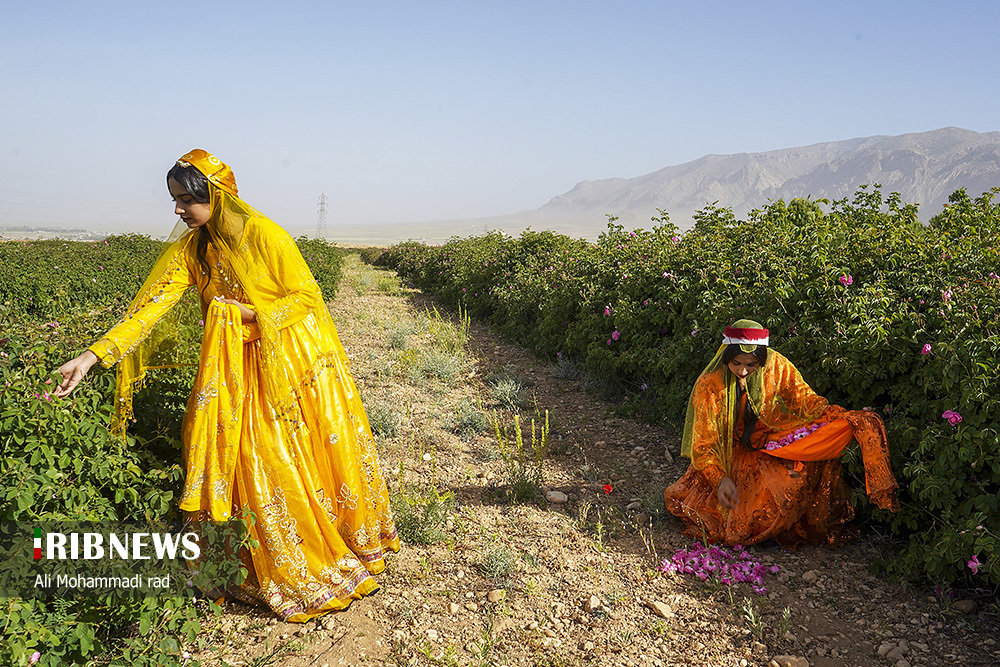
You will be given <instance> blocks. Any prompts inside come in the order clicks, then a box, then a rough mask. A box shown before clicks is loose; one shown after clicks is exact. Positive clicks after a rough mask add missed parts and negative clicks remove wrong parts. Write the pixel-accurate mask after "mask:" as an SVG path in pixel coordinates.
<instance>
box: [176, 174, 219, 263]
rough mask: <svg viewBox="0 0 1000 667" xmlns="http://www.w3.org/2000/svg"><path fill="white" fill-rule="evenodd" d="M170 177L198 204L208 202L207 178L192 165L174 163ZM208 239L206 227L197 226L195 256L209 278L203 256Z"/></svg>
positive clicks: (206, 261) (206, 260)
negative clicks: (184, 165) (183, 165)
mask: <svg viewBox="0 0 1000 667" xmlns="http://www.w3.org/2000/svg"><path fill="white" fill-rule="evenodd" d="M171 178H172V179H174V180H175V181H177V183H178V185H180V186H181V187H182V188H184V189H185V190H187V193H188V194H189V195H191V196H192V197H194V200H195V201H196V202H198V203H199V204H207V203H208V202H209V199H210V196H209V191H208V179H207V178H205V174H203V173H201V172H200V171H198V169H197V168H195V167H193V166H192V167H182V166H181V165H179V164H175V165H174V166H172V167H171V168H170V171H168V172H167V180H168V181H169V180H170V179H171ZM210 239H211V237H210V236H209V233H208V227H207V226H206V225H202V226H201V227H199V228H198V243H197V245H196V246H195V258H197V260H198V264H199V265H200V266H201V268H202V270H203V271H204V272H205V275H207V276H208V277H209V279H211V277H212V267H211V266H209V264H208V259H206V258H205V251H206V250H207V249H208V242H209V240H210Z"/></svg>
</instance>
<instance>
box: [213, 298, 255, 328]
mask: <svg viewBox="0 0 1000 667" xmlns="http://www.w3.org/2000/svg"><path fill="white" fill-rule="evenodd" d="M215 300H216V301H218V302H220V303H231V304H232V305H234V306H237V307H238V308H239V309H240V316H241V317H242V318H243V324H250V323H251V322H256V321H257V313H256V312H255V311H254V310H253V309H251V308H248V307H247V306H244V305H243V304H242V303H240V302H239V301H237V300H236V299H223V298H222V297H221V296H217V297H215Z"/></svg>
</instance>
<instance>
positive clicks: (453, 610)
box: [448, 602, 461, 614]
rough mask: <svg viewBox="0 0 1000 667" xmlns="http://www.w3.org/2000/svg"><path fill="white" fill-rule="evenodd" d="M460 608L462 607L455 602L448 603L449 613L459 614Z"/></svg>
mask: <svg viewBox="0 0 1000 667" xmlns="http://www.w3.org/2000/svg"><path fill="white" fill-rule="evenodd" d="M459 609H461V607H459V606H458V605H457V604H455V603H454V602H449V603H448V613H449V614H457V613H458V610H459Z"/></svg>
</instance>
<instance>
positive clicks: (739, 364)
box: [728, 353, 760, 380]
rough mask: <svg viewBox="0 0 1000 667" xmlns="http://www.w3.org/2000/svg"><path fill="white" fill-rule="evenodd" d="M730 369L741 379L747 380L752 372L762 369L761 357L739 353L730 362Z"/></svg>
mask: <svg viewBox="0 0 1000 667" xmlns="http://www.w3.org/2000/svg"><path fill="white" fill-rule="evenodd" d="M728 366H729V371H730V372H731V373H732V374H733V375H735V376H736V377H737V378H738V379H740V380H746V379H747V377H749V376H750V375H751V374H752V373H754V372H756V371H757V370H759V369H760V359H758V358H757V357H755V356H753V355H752V354H746V353H743V354H737V355H736V356H735V357H733V359H732V360H731V361H730V362H729V364H728Z"/></svg>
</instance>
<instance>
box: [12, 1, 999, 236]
mask: <svg viewBox="0 0 1000 667" xmlns="http://www.w3.org/2000/svg"><path fill="white" fill-rule="evenodd" d="M998 19H1000V3H994V2H986V1H984V2H961V1H959V2H954V3H950V4H948V5H947V6H946V5H945V4H944V3H938V2H871V1H870V0H869V1H868V2H852V1H844V2H837V3H814V2H805V1H800V2H753V3H750V2H711V3H710V2H706V3H697V2H683V3H680V2H678V3H675V2H666V1H661V2H654V1H648V2H629V1H615V2H612V1H610V0H608V1H606V2H586V1H581V0H577V1H575V2H546V1H544V0H535V1H534V2H519V1H516V0H515V1H510V0H508V1H505V2H476V1H474V0H467V1H465V2H419V1H415V0H411V1H409V2H357V1H355V2H351V3H341V2H295V1H286V2H284V3H280V5H279V3H277V2H252V1H251V2H246V1H244V2H187V1H183V0H182V1H175V2H138V1H136V0H131V1H130V2H103V1H101V0H95V1H93V2H86V3H85V2H47V1H45V0H37V1H33V2H26V1H24V2H10V3H5V4H4V5H3V8H2V9H0V77H2V78H0V89H2V90H3V91H4V92H3V101H2V104H0V126H2V127H3V133H2V134H0V158H2V160H0V175H2V178H0V226H4V225H14V224H31V225H49V226H62V227H84V228H88V229H96V230H103V231H139V232H143V233H149V234H153V235H157V234H165V233H166V232H167V231H169V229H170V228H171V227H172V224H173V222H174V220H175V218H174V216H173V214H172V208H171V205H170V203H169V196H168V195H167V192H166V188H165V185H164V180H163V179H164V174H165V172H166V170H167V169H168V168H169V167H170V165H171V164H172V162H173V160H174V159H176V158H177V157H179V156H180V155H182V154H183V153H185V152H186V151H187V150H188V149H190V148H194V147H201V148H205V149H207V150H209V151H211V152H213V153H215V154H216V155H218V156H219V157H220V158H221V159H223V160H225V161H227V162H229V163H230V164H231V165H232V166H233V168H234V170H235V172H236V176H237V180H238V182H239V185H240V191H241V194H242V195H243V196H244V198H245V199H246V200H247V201H249V202H250V203H251V204H253V205H254V206H256V207H257V208H259V209H261V210H262V211H264V212H265V213H266V214H268V215H269V216H271V217H272V218H274V219H275V220H276V221H277V222H278V223H279V224H282V225H284V226H286V227H287V228H289V229H290V230H293V231H294V230H306V229H309V228H314V227H315V222H316V207H317V199H318V196H319V194H320V193H321V192H325V193H326V195H327V196H328V198H329V213H328V226H329V228H330V232H331V235H333V236H335V235H336V233H337V230H338V229H343V228H356V227H358V226H360V225H370V224H372V223H377V222H380V221H394V222H401V221H402V222H405V221H426V220H434V219H447V218H474V217H480V216H491V215H501V214H505V213H513V212H516V211H521V210H525V209H534V208H537V207H539V206H541V205H543V204H544V203H545V202H546V201H548V199H549V198H551V197H552V196H555V195H558V194H561V193H563V192H565V191H567V190H569V189H570V188H572V187H573V186H574V185H575V184H576V183H577V182H579V181H581V180H585V179H600V178H610V177H623V178H628V177H633V176H638V175H641V174H645V173H649V172H651V171H655V170H657V169H660V168H662V167H665V166H668V165H673V164H680V163H683V162H686V161H689V160H693V159H696V158H698V157H700V156H702V155H705V154H707V153H738V152H745V151H765V150H772V149H778V148H787V147H792V146H799V145H808V144H812V143H817V142H821V141H835V140H840V139H848V138H852V137H858V136H870V135H875V134H902V133H906V132H922V131H927V130H932V129H936V128H939V127H945V126H949V125H954V126H959V127H964V128H967V129H970V130H976V131H980V132H986V131H994V130H998V129H1000V121H998V120H997V119H998V118H1000V86H998V85H997V73H998V68H997V65H996V64H995V63H996V62H997V58H996V56H995V53H994V51H995V43H996V37H995V33H996V30H997V25H1000V20H998ZM723 203H725V202H723Z"/></svg>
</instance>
